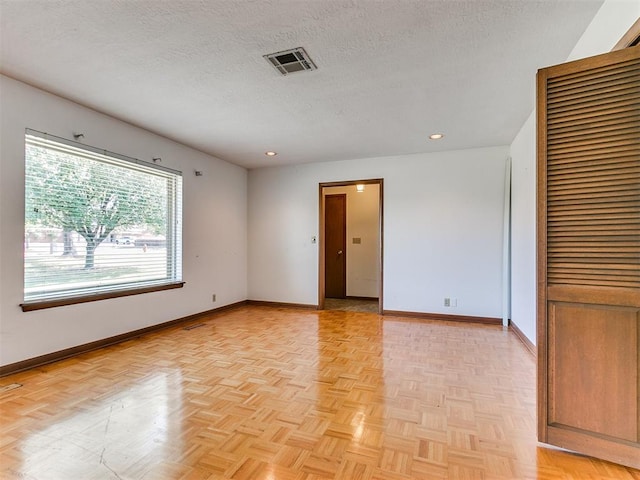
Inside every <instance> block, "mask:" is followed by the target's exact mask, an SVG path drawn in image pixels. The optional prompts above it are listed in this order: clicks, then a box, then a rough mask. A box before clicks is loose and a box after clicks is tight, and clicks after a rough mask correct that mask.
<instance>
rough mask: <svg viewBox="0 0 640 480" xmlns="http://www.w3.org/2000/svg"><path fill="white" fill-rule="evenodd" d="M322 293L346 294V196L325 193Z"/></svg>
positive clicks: (337, 296) (335, 296) (332, 295)
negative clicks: (323, 281) (323, 282)
mask: <svg viewBox="0 0 640 480" xmlns="http://www.w3.org/2000/svg"><path fill="white" fill-rule="evenodd" d="M324 229H325V230H324V231H325V234H324V235H325V242H324V261H325V277H324V280H325V284H324V295H325V297H327V298H345V297H346V296H347V260H346V259H347V253H346V252H347V196H346V195H345V194H343V193H342V194H336V195H327V196H326V197H325V205H324Z"/></svg>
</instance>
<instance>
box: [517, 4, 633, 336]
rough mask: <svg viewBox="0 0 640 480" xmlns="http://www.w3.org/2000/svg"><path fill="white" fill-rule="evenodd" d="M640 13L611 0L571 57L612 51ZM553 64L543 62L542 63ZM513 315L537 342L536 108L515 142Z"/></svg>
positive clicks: (599, 12) (588, 29)
mask: <svg viewBox="0 0 640 480" xmlns="http://www.w3.org/2000/svg"><path fill="white" fill-rule="evenodd" d="M638 17H640V2H638V1H637V0H607V1H605V3H604V4H603V5H602V7H601V8H600V10H599V11H598V13H597V14H596V16H595V17H594V19H593V21H592V22H591V24H590V25H589V26H588V27H587V29H586V31H585V32H584V34H583V35H582V37H581V39H580V40H579V41H578V43H577V44H576V46H575V47H574V49H573V51H572V52H571V54H570V55H569V57H568V58H567V60H577V59H579V58H585V57H589V56H593V55H598V54H601V53H606V52H608V51H610V50H611V49H612V48H613V46H614V45H615V44H616V43H617V42H618V40H620V38H621V37H622V35H624V33H625V32H627V31H628V30H629V28H630V27H631V25H632V24H633V22H634V21H635V20H636V19H637V18H638ZM547 66H549V65H540V68H543V67H547ZM510 150H511V159H512V198H511V201H512V211H511V215H512V227H511V242H512V245H511V249H512V258H511V263H512V271H511V302H512V303H511V320H512V321H513V323H515V324H516V325H517V326H518V327H519V328H520V330H522V332H523V333H524V334H525V335H526V336H527V338H529V340H531V341H532V342H533V343H534V344H535V343H536V112H535V110H534V112H533V113H532V114H531V116H530V117H529V119H528V120H527V121H526V122H525V124H524V125H523V126H522V128H521V130H520V132H519V133H518V135H517V136H516V138H515V139H514V141H513V143H512V144H511V148H510Z"/></svg>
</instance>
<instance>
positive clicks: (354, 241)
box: [353, 237, 362, 245]
mask: <svg viewBox="0 0 640 480" xmlns="http://www.w3.org/2000/svg"><path fill="white" fill-rule="evenodd" d="M353 243H355V244H357V245H360V244H361V243H362V239H361V238H360V237H353Z"/></svg>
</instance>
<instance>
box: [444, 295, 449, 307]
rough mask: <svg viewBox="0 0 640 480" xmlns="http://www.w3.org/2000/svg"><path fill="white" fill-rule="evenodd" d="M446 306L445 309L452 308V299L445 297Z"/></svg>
mask: <svg viewBox="0 0 640 480" xmlns="http://www.w3.org/2000/svg"><path fill="white" fill-rule="evenodd" d="M444 306H445V307H450V306H451V299H450V298H449V297H445V299H444Z"/></svg>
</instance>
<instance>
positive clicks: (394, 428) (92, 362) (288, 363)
mask: <svg viewBox="0 0 640 480" xmlns="http://www.w3.org/2000/svg"><path fill="white" fill-rule="evenodd" d="M198 324H202V325H201V326H199V327H197V328H193V329H190V330H185V329H184V328H182V327H180V328H172V329H168V330H165V331H162V332H157V333H154V334H149V335H146V336H144V337H142V338H139V339H135V340H131V341H128V342H126V343H123V344H120V345H116V346H112V347H108V348H105V349H102V350H99V351H95V352H90V353H87V354H84V355H81V356H78V357H75V358H72V359H68V360H64V361H61V362H58V363H56V364H52V365H48V366H45V367H41V368H38V369H34V370H31V371H27V372H23V373H19V374H15V375H12V376H10V377H5V378H3V379H0V386H7V385H11V384H14V383H17V384H22V385H23V386H22V387H19V388H15V389H6V390H4V391H1V392H0V408H1V410H0V414H1V418H2V423H1V426H0V478H2V479H7V480H14V479H37V480H76V479H77V480H102V479H115V480H125V479H136V480H164V479H171V480H174V479H175V480H178V479H179V480H214V479H234V480H248V479H260V480H328V479H354V480H407V479H456V480H464V479H605V480H606V479H610V480H613V479H616V480H627V479H628V480H640V472H639V471H636V470H632V469H627V468H624V467H621V466H618V465H614V464H611V463H607V462H604V461H599V460H596V459H592V458H589V457H583V456H580V455H575V454H572V453H568V452H564V451H560V450H555V449H550V448H544V447H542V446H539V445H538V444H537V443H536V437H535V415H536V412H535V398H536V396H535V361H534V359H533V358H532V357H531V355H530V354H529V353H528V352H527V351H526V350H525V349H524V347H523V346H522V345H521V344H520V343H519V341H518V340H517V339H516V338H515V336H513V335H512V334H510V333H509V332H506V331H503V330H502V328H501V327H493V326H480V325H467V324H462V323H447V322H428V321H424V320H412V319H406V318H400V317H389V316H387V317H381V316H378V315H376V314H370V313H354V312H341V311H330V312H329V311H322V312H316V311H307V310H290V309H278V308H272V307H258V306H252V307H242V308H238V309H235V310H232V311H229V312H227V313H224V314H219V315H216V316H213V317H211V318H210V319H206V320H200V321H197V322H193V325H198Z"/></svg>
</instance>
